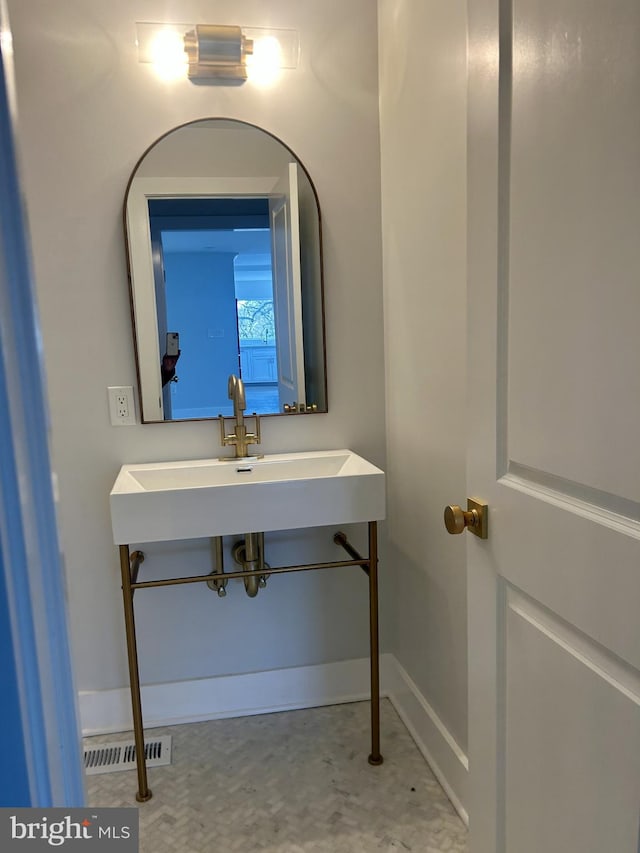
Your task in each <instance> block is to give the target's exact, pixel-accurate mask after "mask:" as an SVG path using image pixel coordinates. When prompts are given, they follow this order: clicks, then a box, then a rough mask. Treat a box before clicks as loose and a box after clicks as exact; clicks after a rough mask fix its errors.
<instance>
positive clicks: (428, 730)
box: [385, 655, 469, 826]
mask: <svg viewBox="0 0 640 853" xmlns="http://www.w3.org/2000/svg"><path fill="white" fill-rule="evenodd" d="M390 657H391V659H392V662H393V666H391V667H387V673H388V676H389V679H390V680H389V681H388V682H387V683H386V684H385V687H386V695H387V696H388V697H389V699H390V700H391V702H392V704H393V707H394V708H395V709H396V711H397V712H398V716H399V717H400V719H401V720H402V722H403V723H404V724H405V726H406V727H407V729H408V730H409V732H410V734H411V737H412V738H413V739H414V741H415V743H416V746H417V747H418V749H419V750H420V752H421V753H422V754H423V755H424V757H425V759H426V761H427V764H428V765H429V767H430V768H431V770H432V771H433V775H434V776H435V777H436V779H437V780H438V782H440V784H441V785H442V787H443V788H444V790H445V791H446V793H447V796H448V797H449V799H450V800H451V803H452V804H453V807H454V808H455V810H456V811H457V812H458V814H459V815H460V817H461V818H462V820H463V821H464V823H465V824H466V825H467V826H468V825H469V815H468V813H467V810H466V808H465V805H464V804H465V803H466V802H467V785H468V784H469V783H468V779H469V760H468V758H467V756H466V755H465V753H464V752H463V750H462V749H461V748H460V746H459V745H458V743H457V742H456V740H455V738H454V737H453V735H452V734H451V732H450V731H449V730H448V729H447V727H446V726H445V725H444V723H443V722H442V720H441V719H440V717H439V716H438V715H437V714H436V712H435V711H434V710H433V708H432V707H431V705H430V704H429V703H428V702H427V700H426V699H425V697H424V696H423V695H422V693H421V692H420V691H419V690H418V687H417V686H416V684H415V682H414V681H413V680H412V678H411V677H410V676H409V674H408V673H407V672H406V670H405V669H404V668H403V667H402V666H401V665H400V664H399V663H398V661H397V660H396V659H395V657H393V655H390Z"/></svg>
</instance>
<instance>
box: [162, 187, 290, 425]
mask: <svg viewBox="0 0 640 853" xmlns="http://www.w3.org/2000/svg"><path fill="white" fill-rule="evenodd" d="M149 219H150V226H151V241H152V252H153V261H154V281H155V290H156V306H157V315H158V339H159V342H160V349H161V350H163V351H161V352H160V353H159V357H160V358H162V356H163V355H164V347H165V341H166V336H167V333H173V332H177V333H178V334H179V336H180V343H179V346H180V358H179V360H178V364H177V365H176V377H177V380H174V381H172V382H169V383H167V385H165V387H164V389H163V396H164V399H163V405H164V411H165V417H166V418H170V419H173V420H181V419H189V418H208V417H216V416H217V415H218V414H223V415H230V414H231V413H232V405H231V401H230V400H229V399H228V397H227V379H228V377H229V375H230V374H231V373H235V374H236V375H239V376H241V377H242V379H243V381H244V383H245V389H246V397H247V411H250V412H253V411H255V412H257V413H258V414H265V413H269V412H271V413H272V412H274V411H279V410H281V405H280V400H279V393H278V371H277V350H276V333H275V317H274V312H275V308H274V295H273V264H272V252H271V245H272V238H271V231H270V228H269V203H268V199H266V198H244V199H240V198H217V199H212V198H206V199H193V198H191V199H185V198H173V199H172V198H162V199H150V200H149Z"/></svg>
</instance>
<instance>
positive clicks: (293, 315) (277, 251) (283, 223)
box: [269, 163, 306, 407]
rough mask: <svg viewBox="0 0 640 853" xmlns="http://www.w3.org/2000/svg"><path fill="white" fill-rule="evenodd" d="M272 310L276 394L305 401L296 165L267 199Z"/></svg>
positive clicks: (283, 400) (287, 400)
mask: <svg viewBox="0 0 640 853" xmlns="http://www.w3.org/2000/svg"><path fill="white" fill-rule="evenodd" d="M269 223H270V225H271V262H272V269H273V309H274V320H275V328H276V348H277V367H278V394H279V399H280V406H281V407H282V406H283V404H284V403H288V404H291V403H293V402H296V403H298V404H302V405H304V404H305V403H306V389H305V379H304V349H303V332H302V286H301V273H300V215H299V211H298V164H297V163H289V164H288V168H287V170H286V172H285V173H284V174H283V175H281V177H280V179H279V180H278V183H277V184H276V185H275V187H274V196H273V198H270V199H269Z"/></svg>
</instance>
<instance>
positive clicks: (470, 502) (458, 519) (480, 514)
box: [444, 498, 489, 539]
mask: <svg viewBox="0 0 640 853" xmlns="http://www.w3.org/2000/svg"><path fill="white" fill-rule="evenodd" d="M488 513H489V508H488V506H487V504H486V503H484V501H479V500H477V499H473V498H468V499H467V509H466V510H464V509H462V507H461V506H458V505H457V504H452V505H450V506H446V507H445V508H444V525H445V527H446V528H447V530H448V531H449V533H452V534H456V533H462V532H463V531H464V530H465V529H467V530H469V531H470V532H471V533H475V535H476V536H479V537H480V538H481V539H486V538H487V516H488Z"/></svg>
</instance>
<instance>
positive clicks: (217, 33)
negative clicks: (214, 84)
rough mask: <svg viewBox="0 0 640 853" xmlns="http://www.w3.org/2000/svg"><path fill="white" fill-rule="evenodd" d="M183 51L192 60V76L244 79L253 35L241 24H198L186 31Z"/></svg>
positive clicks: (196, 78)
mask: <svg viewBox="0 0 640 853" xmlns="http://www.w3.org/2000/svg"><path fill="white" fill-rule="evenodd" d="M184 52H185V53H186V54H187V58H188V61H189V68H188V71H187V76H188V77H189V80H200V79H209V80H211V79H214V78H217V79H223V80H225V81H226V82H227V83H234V82H237V83H244V81H245V80H246V79H247V62H246V60H247V56H251V55H252V54H253V39H249V38H247V37H246V36H245V35H243V32H242V30H241V29H240V27H225V26H218V25H214V24H197V25H196V26H195V28H194V29H193V30H189V32H187V33H186V34H185V37H184Z"/></svg>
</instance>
